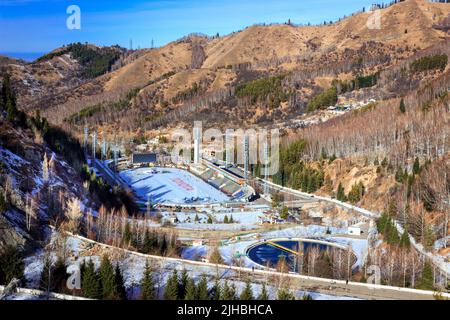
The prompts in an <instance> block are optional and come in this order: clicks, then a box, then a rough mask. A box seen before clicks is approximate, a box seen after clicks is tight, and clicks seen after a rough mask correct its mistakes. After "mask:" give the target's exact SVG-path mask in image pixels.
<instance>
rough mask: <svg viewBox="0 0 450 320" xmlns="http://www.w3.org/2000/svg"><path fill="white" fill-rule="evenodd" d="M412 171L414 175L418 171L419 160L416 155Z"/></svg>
mask: <svg viewBox="0 0 450 320" xmlns="http://www.w3.org/2000/svg"><path fill="white" fill-rule="evenodd" d="M413 173H414V174H415V175H417V174H419V173H420V162H419V158H418V157H416V159H414V165H413Z"/></svg>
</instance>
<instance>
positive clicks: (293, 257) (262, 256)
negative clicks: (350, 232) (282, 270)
mask: <svg viewBox="0 0 450 320" xmlns="http://www.w3.org/2000/svg"><path fill="white" fill-rule="evenodd" d="M278 246H279V247H278ZM313 248H318V252H319V253H320V254H324V253H325V252H326V251H327V250H341V251H342V254H345V256H346V255H347V252H346V247H345V246H343V245H339V244H335V243H331V242H325V241H321V240H314V239H292V240H264V241H262V242H259V243H256V244H254V245H252V246H250V247H249V248H248V249H247V256H248V257H249V258H250V259H251V260H252V261H253V262H255V263H257V264H259V265H261V266H264V267H268V268H272V269H274V268H276V266H277V264H278V263H279V262H280V260H281V259H283V260H284V261H285V262H286V263H287V265H288V267H289V271H293V272H298V271H299V270H298V269H299V265H300V264H301V263H302V262H300V259H304V260H303V261H304V262H303V263H306V260H307V259H308V255H309V253H310V252H311V249H313ZM294 252H295V253H299V255H297V254H295V253H294ZM328 252H329V251H328ZM355 262H356V256H355V254H354V253H353V252H352V253H351V265H353V264H354V263H355Z"/></svg>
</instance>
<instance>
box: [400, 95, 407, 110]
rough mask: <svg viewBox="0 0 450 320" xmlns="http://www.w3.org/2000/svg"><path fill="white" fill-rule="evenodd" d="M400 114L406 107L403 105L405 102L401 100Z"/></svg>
mask: <svg viewBox="0 0 450 320" xmlns="http://www.w3.org/2000/svg"><path fill="white" fill-rule="evenodd" d="M400 112H401V113H405V112H406V105H405V101H404V100H403V98H402V99H401V100H400Z"/></svg>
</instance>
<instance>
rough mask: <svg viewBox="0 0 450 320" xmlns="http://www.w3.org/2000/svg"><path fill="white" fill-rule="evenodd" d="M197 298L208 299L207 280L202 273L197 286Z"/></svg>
mask: <svg viewBox="0 0 450 320" xmlns="http://www.w3.org/2000/svg"><path fill="white" fill-rule="evenodd" d="M197 298H198V300H209V293H208V281H207V280H206V276H205V275H203V276H202V278H201V280H200V282H199V283H198V287H197Z"/></svg>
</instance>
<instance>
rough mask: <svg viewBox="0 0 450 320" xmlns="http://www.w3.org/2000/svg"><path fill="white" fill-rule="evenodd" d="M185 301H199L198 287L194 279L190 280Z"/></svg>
mask: <svg viewBox="0 0 450 320" xmlns="http://www.w3.org/2000/svg"><path fill="white" fill-rule="evenodd" d="M184 300H190V301H192V300H197V287H196V286H195V282H194V279H192V278H189V279H188V282H187V285H186V295H185V296H184Z"/></svg>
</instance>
